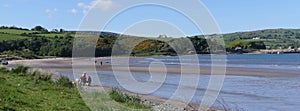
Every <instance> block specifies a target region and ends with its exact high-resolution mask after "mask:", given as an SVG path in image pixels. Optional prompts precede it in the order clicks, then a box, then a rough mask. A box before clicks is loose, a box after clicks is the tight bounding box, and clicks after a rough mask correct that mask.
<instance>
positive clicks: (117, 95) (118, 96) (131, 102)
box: [109, 88, 151, 109]
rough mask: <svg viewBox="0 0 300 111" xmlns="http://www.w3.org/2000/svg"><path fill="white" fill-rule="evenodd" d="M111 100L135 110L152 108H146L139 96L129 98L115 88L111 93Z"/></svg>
mask: <svg viewBox="0 0 300 111" xmlns="http://www.w3.org/2000/svg"><path fill="white" fill-rule="evenodd" d="M109 96H110V98H111V99H113V100H115V101H116V102H119V103H122V104H125V105H126V106H128V107H131V108H134V109H150V108H151V107H150V106H146V105H143V104H141V99H140V97H138V96H129V95H127V94H125V93H122V92H120V91H119V90H118V89H115V88H113V89H112V91H111V92H110V93H109Z"/></svg>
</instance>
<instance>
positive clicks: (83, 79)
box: [80, 72, 86, 85]
mask: <svg viewBox="0 0 300 111" xmlns="http://www.w3.org/2000/svg"><path fill="white" fill-rule="evenodd" d="M80 82H81V84H83V85H84V84H85V83H86V72H83V74H82V75H81V77H80Z"/></svg>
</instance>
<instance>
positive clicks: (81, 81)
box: [73, 72, 92, 86]
mask: <svg viewBox="0 0 300 111" xmlns="http://www.w3.org/2000/svg"><path fill="white" fill-rule="evenodd" d="M91 83H92V78H91V76H88V77H87V74H86V72H84V73H83V74H82V75H81V76H80V79H76V80H75V82H73V84H74V85H75V86H77V84H78V85H82V86H90V85H91Z"/></svg>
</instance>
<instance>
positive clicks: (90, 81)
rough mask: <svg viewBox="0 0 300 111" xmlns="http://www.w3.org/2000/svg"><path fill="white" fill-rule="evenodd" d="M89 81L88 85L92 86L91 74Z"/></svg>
mask: <svg viewBox="0 0 300 111" xmlns="http://www.w3.org/2000/svg"><path fill="white" fill-rule="evenodd" d="M87 83H88V84H87V85H88V86H90V85H91V83H92V78H91V76H89V77H88V81H87Z"/></svg>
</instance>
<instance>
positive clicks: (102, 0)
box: [77, 0, 117, 13]
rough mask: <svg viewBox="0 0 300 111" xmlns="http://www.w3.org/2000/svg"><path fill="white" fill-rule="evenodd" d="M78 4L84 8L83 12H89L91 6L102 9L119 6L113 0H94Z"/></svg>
mask: <svg viewBox="0 0 300 111" xmlns="http://www.w3.org/2000/svg"><path fill="white" fill-rule="evenodd" d="M77 6H78V7H79V8H81V9H82V12H83V13H87V12H88V11H89V10H90V9H91V8H99V9H101V10H102V11H108V10H111V9H113V8H115V7H116V6H117V4H116V3H114V2H113V0H93V1H92V2H90V3H89V4H85V3H82V2H80V3H78V4H77Z"/></svg>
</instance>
